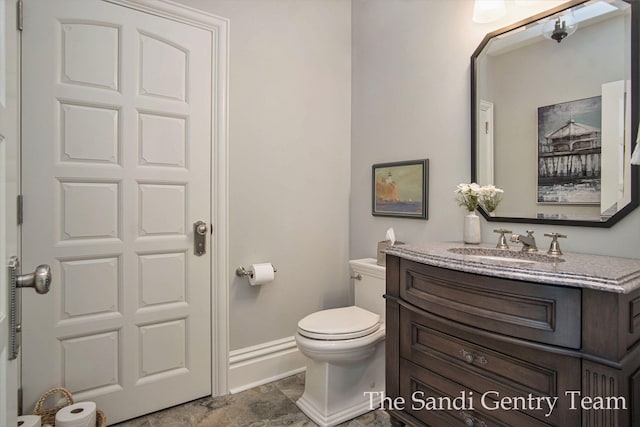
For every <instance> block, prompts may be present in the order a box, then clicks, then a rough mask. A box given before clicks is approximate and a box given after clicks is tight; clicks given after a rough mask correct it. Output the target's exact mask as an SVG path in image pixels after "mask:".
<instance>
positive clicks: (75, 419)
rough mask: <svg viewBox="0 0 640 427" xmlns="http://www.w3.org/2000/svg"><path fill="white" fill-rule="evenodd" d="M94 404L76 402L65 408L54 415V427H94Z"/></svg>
mask: <svg viewBox="0 0 640 427" xmlns="http://www.w3.org/2000/svg"><path fill="white" fill-rule="evenodd" d="M95 425H96V404H95V403H94V402H78V403H74V404H73V405H69V406H65V407H64V408H62V409H60V410H59V411H58V412H57V413H56V427H95Z"/></svg>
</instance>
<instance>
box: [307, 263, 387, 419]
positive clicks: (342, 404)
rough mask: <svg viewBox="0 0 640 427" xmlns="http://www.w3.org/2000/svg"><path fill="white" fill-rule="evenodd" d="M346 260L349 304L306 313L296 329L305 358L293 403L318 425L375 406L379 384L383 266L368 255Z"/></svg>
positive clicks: (381, 388)
mask: <svg viewBox="0 0 640 427" xmlns="http://www.w3.org/2000/svg"><path fill="white" fill-rule="evenodd" d="M349 264H351V269H352V270H353V276H354V277H355V278H354V280H353V282H354V297H355V305H353V306H349V307H341V308H334V309H329V310H323V311H318V312H315V313H312V314H310V315H308V316H307V317H305V318H303V319H302V320H300V321H299V322H298V331H297V333H296V343H297V345H298V349H300V351H301V352H302V354H304V355H305V356H306V357H307V358H308V359H309V361H308V363H307V371H306V374H305V388H304V393H303V394H302V396H301V397H300V399H298V401H297V402H296V405H298V407H299V408H300V409H301V410H302V412H304V413H305V414H306V415H307V416H308V417H309V418H311V419H312V420H313V421H314V422H315V423H316V424H318V425H319V426H322V427H330V426H335V425H336V424H340V423H342V422H344V421H347V420H350V419H352V418H355V417H357V416H359V415H362V414H364V413H365V412H368V411H371V410H373V409H375V408H376V407H378V406H379V405H380V399H381V397H382V392H383V391H384V389H385V383H384V376H385V371H384V337H385V324H384V316H385V300H384V298H383V295H384V293H385V283H386V281H385V273H386V272H385V267H382V266H379V265H377V263H376V260H375V259H373V258H365V259H358V260H352V261H349ZM366 392H371V393H367V394H365V393H366Z"/></svg>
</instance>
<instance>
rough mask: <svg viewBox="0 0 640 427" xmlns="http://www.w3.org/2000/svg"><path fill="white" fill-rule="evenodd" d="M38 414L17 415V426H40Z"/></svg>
mask: <svg viewBox="0 0 640 427" xmlns="http://www.w3.org/2000/svg"><path fill="white" fill-rule="evenodd" d="M40 423H41V419H40V415H20V416H19V417H18V426H19V427H40Z"/></svg>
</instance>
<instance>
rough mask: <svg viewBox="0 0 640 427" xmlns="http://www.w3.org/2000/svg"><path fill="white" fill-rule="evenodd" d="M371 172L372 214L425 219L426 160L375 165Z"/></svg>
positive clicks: (426, 199) (426, 207)
mask: <svg viewBox="0 0 640 427" xmlns="http://www.w3.org/2000/svg"><path fill="white" fill-rule="evenodd" d="M371 171H372V177H371V181H372V211H371V213H372V214H373V215H375V216H395V217H404V218H418V219H427V218H428V214H427V212H428V194H427V193H428V191H427V188H428V182H429V181H428V180H429V178H428V177H429V160H428V159H420V160H410V161H404V162H394V163H379V164H375V165H373V166H372V168H371Z"/></svg>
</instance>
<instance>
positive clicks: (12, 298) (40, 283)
mask: <svg viewBox="0 0 640 427" xmlns="http://www.w3.org/2000/svg"><path fill="white" fill-rule="evenodd" d="M7 267H8V269H7V270H8V273H9V354H8V356H9V360H14V359H16V358H17V357H18V353H19V350H20V344H21V341H22V334H21V333H20V332H21V331H22V327H21V325H20V323H21V322H22V319H21V317H22V311H21V310H20V305H21V304H20V294H21V293H22V292H18V288H33V289H35V291H36V292H37V293H39V294H46V293H47V292H49V288H50V287H51V267H49V266H48V265H46V264H42V265H39V266H38V267H36V270H35V271H34V272H33V273H29V274H20V260H19V259H18V257H16V256H12V257H11V258H9V264H8V266H7Z"/></svg>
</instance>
